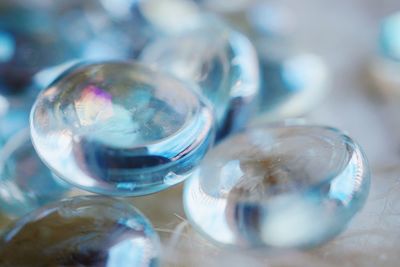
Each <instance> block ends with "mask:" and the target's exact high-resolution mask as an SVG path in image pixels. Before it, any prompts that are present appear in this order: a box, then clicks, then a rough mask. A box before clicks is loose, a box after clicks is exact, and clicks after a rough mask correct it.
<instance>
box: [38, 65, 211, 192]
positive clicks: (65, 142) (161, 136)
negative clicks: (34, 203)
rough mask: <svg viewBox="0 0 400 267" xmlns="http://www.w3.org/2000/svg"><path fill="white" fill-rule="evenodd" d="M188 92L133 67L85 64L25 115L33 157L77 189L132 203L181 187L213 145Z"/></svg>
mask: <svg viewBox="0 0 400 267" xmlns="http://www.w3.org/2000/svg"><path fill="white" fill-rule="evenodd" d="M195 91H197V89H195V88H194V85H188V84H185V83H183V82H181V81H179V80H177V79H174V78H173V77H170V76H168V75H163V74H160V73H158V72H155V71H152V70H150V69H148V68H147V67H145V66H143V65H140V64H137V63H123V62H105V63H96V64H83V65H80V66H79V65H78V66H76V67H74V68H73V69H71V70H69V71H67V72H66V73H65V74H64V75H62V76H61V77H60V78H58V79H57V80H56V81H55V82H54V83H53V84H52V85H50V86H49V87H48V88H47V89H46V90H44V91H43V92H42V93H41V94H40V95H39V96H38V99H37V101H36V102H35V104H34V106H33V108H32V112H31V136H32V141H33V144H34V146H35V148H36V151H37V152H38V154H39V156H40V157H41V158H42V159H43V160H44V162H45V163H46V164H47V165H48V166H49V167H50V168H51V169H52V170H53V171H54V172H55V173H56V174H57V175H58V176H59V177H61V178H63V179H64V180H66V181H67V182H70V183H72V184H74V185H76V186H78V187H80V188H82V189H85V190H88V191H91V192H96V193H101V194H110V195H121V196H135V195H143V194H148V193H153V192H157V191H160V190H163V189H165V188H168V187H170V186H172V185H174V184H176V183H178V182H181V181H182V180H184V179H185V178H186V177H187V176H188V175H189V174H190V173H191V172H192V170H193V168H194V167H195V166H197V164H198V162H199V161H200V160H201V159H202V158H203V156H204V154H205V153H206V151H207V150H208V148H209V146H210V145H211V144H212V142H213V139H214V130H213V129H214V128H213V127H214V119H213V114H212V111H211V108H210V107H209V106H208V105H207V104H205V103H204V102H203V100H202V97H200V96H199V95H198V94H197V93H196V92H195Z"/></svg>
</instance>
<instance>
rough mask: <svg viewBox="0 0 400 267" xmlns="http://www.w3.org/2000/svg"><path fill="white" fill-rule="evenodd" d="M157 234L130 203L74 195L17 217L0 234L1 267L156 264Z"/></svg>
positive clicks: (157, 252)
mask: <svg viewBox="0 0 400 267" xmlns="http://www.w3.org/2000/svg"><path fill="white" fill-rule="evenodd" d="M158 257H159V239H158V236H157V234H156V232H155V231H154V229H153V227H152V226H151V224H150V223H149V221H148V220H147V219H146V218H145V217H144V216H143V215H142V214H141V213H140V212H139V211H138V210H137V209H135V208H134V207H133V206H131V205H129V204H127V203H124V202H120V201H117V200H115V199H112V198H104V197H97V196H92V197H76V198H72V199H66V200H63V201H61V202H59V203H56V204H52V205H50V206H46V207H43V208H41V209H39V210H36V211H35V212H33V213H31V214H29V215H27V216H25V217H23V218H21V219H20V220H18V221H17V222H16V223H15V224H14V225H13V226H12V227H11V228H10V229H9V230H8V232H5V233H4V234H3V235H2V237H1V239H0V265H1V266H21V267H22V266H105V267H147V266H149V267H150V266H152V267H153V266H157V265H158Z"/></svg>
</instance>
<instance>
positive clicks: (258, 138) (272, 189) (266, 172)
mask: <svg viewBox="0 0 400 267" xmlns="http://www.w3.org/2000/svg"><path fill="white" fill-rule="evenodd" d="M369 184H370V173H369V168H368V165H367V161H366V158H365V157H364V154H363V153H362V152H361V150H360V148H359V146H358V145H357V144H355V143H354V142H353V141H352V139H350V138H349V137H348V136H346V135H344V134H343V133H341V132H340V131H338V130H336V129H333V128H326V127H319V126H296V125H293V126H281V127H279V126H276V127H272V126H271V127H265V126H264V127H259V128H253V129H249V130H247V131H245V132H243V133H242V134H238V135H236V136H233V137H230V138H228V139H226V140H225V141H223V142H222V143H220V144H219V145H217V146H216V147H215V148H214V149H212V150H211V151H210V152H209V153H208V154H207V156H206V158H205V159H204V161H203V162H202V164H201V166H200V168H198V170H197V171H196V172H195V173H194V174H193V176H192V177H191V178H190V179H188V180H187V181H186V182H185V188H184V196H183V200H184V208H185V213H186V215H187V217H188V219H189V221H190V222H191V224H192V225H193V226H194V227H195V229H197V230H198V231H199V232H200V233H202V234H203V235H204V236H205V237H207V238H208V239H210V240H212V241H214V242H216V243H219V244H222V245H233V246H241V247H254V246H267V247H272V248H289V249H293V248H308V247H313V246H316V245H319V244H322V243H324V242H326V241H328V240H329V239H331V238H333V237H334V236H336V235H337V234H338V233H340V232H341V231H342V230H343V229H344V228H345V226H346V225H347V223H348V222H349V220H350V219H351V218H352V217H353V215H354V214H355V213H356V212H357V211H358V210H359V209H360V208H361V207H362V206H363V204H364V202H365V200H366V198H367V195H368V192H369Z"/></svg>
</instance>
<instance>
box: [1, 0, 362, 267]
mask: <svg viewBox="0 0 400 267" xmlns="http://www.w3.org/2000/svg"><path fill="white" fill-rule="evenodd" d="M197 2H198V3H195V2H192V1H190V0H171V1H162V0H147V1H146V0H142V1H133V0H122V1H110V0H101V1H84V3H83V2H82V1H75V0H73V1H67V2H65V3H61V2H54V3H53V2H51V1H50V2H48V1H44V2H43V3H42V4H40V5H39V3H38V2H36V1H35V0H30V1H27V3H19V2H16V3H14V2H13V1H11V0H7V1H3V2H2V3H0V126H1V132H0V144H1V148H0V186H1V187H0V212H1V213H2V214H6V215H7V216H8V217H10V218H18V217H19V220H17V221H16V222H15V223H14V224H12V225H11V226H10V227H9V228H8V230H5V231H4V233H3V234H2V236H1V237H0V265H6V266H25V265H29V264H33V265H35V264H39V263H40V264H43V265H63V266H64V265H83V266H87V265H89V266H93V265H96V266H97V265H99V266H155V265H157V264H158V262H159V257H160V255H161V253H160V244H159V238H158V236H157V234H156V232H155V230H154V228H153V227H152V226H151V224H150V223H149V222H148V220H147V219H146V218H145V216H144V215H142V214H141V213H140V212H139V211H137V210H136V209H135V208H134V207H132V206H131V205H129V204H127V203H126V202H124V201H122V200H116V199H114V198H113V197H129V196H135V197H138V196H143V195H146V194H150V193H156V192H159V191H161V190H165V189H167V188H169V187H171V186H174V185H176V184H178V183H180V182H183V181H185V180H186V182H185V186H184V194H183V202H184V207H185V213H186V215H187V218H188V220H189V222H190V223H191V224H192V226H193V227H194V228H195V229H196V230H198V232H199V233H201V234H203V236H205V237H207V238H208V239H209V240H211V241H212V242H216V243H218V244H221V245H228V246H242V247H243V246H244V247H255V246H263V247H273V248H290V249H292V248H307V247H313V246H316V245H319V244H322V243H323V242H326V241H328V240H330V239H331V238H333V237H334V236H336V235H337V234H338V233H340V232H341V231H343V229H345V226H346V225H347V223H348V222H349V221H350V219H351V218H352V217H353V216H354V214H355V213H356V212H357V211H358V210H359V209H360V208H361V207H362V206H363V204H364V202H365V200H366V197H367V195H368V191H369V183H370V181H369V179H370V177H369V176H370V174H369V169H368V164H367V161H366V158H365V156H364V154H363V152H362V151H361V149H360V147H359V146H358V145H357V144H356V143H355V142H354V141H353V140H352V139H351V138H350V137H348V136H347V135H345V134H343V133H342V132H340V131H339V130H336V129H332V128H327V127H319V126H308V125H282V126H267V125H266V122H268V121H271V120H279V119H282V118H285V117H293V116H298V115H301V114H302V113H304V112H306V111H307V109H309V108H310V107H312V106H313V105H314V103H316V102H318V100H319V99H321V97H322V95H324V93H325V92H326V88H327V84H328V76H329V75H328V69H327V67H326V66H325V64H324V62H323V60H321V59H320V58H319V57H318V56H316V55H313V54H312V53H308V52H298V51H293V50H292V49H286V48H285V47H287V46H286V45H282V47H284V48H283V49H281V50H280V51H278V52H277V51H274V50H275V49H276V47H280V46H281V44H282V43H281V42H282V41H281V40H282V38H280V36H278V35H279V34H280V33H278V31H277V30H276V29H275V28H274V27H273V26H271V25H274V24H273V23H272V24H271V23H270V22H269V21H268V20H266V21H263V20H262V16H261V17H260V14H259V13H260V12H258V13H256V12H255V10H256V9H257V8H254V9H252V10H251V12H250V11H249V12H250V13H252V14H254V15H256V14H258V16H257V17H254V16H252V17H249V18H251V19H249V20H248V21H245V24H246V23H247V24H246V25H247V27H248V28H250V29H252V30H250V31H249V32H244V33H241V32H239V31H238V30H237V29H236V28H235V25H234V24H230V23H228V22H227V21H224V18H222V17H220V16H218V15H216V14H215V13H212V14H211V13H208V12H206V11H205V9H204V6H206V7H207V8H209V9H210V10H214V8H215V9H216V10H218V9H225V8H226V6H225V5H223V4H222V1H215V5H214V6H213V4H212V1H197ZM237 8H239V9H240V7H237ZM262 8H265V7H262ZM261 10H265V9H261ZM20 21H23V23H20ZM265 33H268V34H265ZM264 34H265V35H264ZM247 36H249V37H251V38H248V37H247ZM277 40H279V41H277ZM265 44H268V45H265ZM269 44H271V46H270V45H269ZM266 47H273V48H274V49H269V48H268V49H267V48H266ZM275 52H277V53H275ZM29 112H30V123H29V129H30V137H31V139H29V133H28V131H27V130H26V129H24V128H25V127H27V126H28V113H29ZM251 121H253V122H254V121H257V123H260V122H261V123H262V124H264V125H263V126H258V127H250V128H247V129H245V128H246V126H247V125H249V122H251ZM238 132H239V133H238ZM214 143H218V144H217V145H216V146H215V147H214ZM77 188H79V189H80V190H82V191H79V190H78V189H77ZM76 190H78V191H79V192H90V193H91V194H95V195H102V196H85V197H82V196H80V197H73V195H75V193H76ZM65 197H69V198H65ZM64 198H65V199H64ZM23 215H25V216H23ZM16 251H17V252H16Z"/></svg>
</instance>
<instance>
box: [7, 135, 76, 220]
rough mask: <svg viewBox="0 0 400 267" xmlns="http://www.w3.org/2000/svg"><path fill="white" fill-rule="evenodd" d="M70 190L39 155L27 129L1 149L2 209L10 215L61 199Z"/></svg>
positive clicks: (18, 214) (12, 216) (21, 213)
mask: <svg viewBox="0 0 400 267" xmlns="http://www.w3.org/2000/svg"><path fill="white" fill-rule="evenodd" d="M68 190H69V186H68V185H67V184H66V183H65V182H63V181H62V180H60V179H59V178H57V177H55V176H54V175H53V174H52V173H51V172H50V170H49V169H48V168H47V167H46V166H45V165H44V164H43V163H42V161H41V160H40V159H39V157H38V156H37V155H36V152H35V150H34V149H33V146H32V143H31V140H30V136H29V130H28V129H25V130H22V131H21V132H18V133H17V134H15V135H14V136H13V137H11V138H10V139H8V140H7V142H6V143H5V144H4V146H3V147H2V148H1V149H0V212H2V213H4V214H5V215H7V216H8V217H10V218H14V217H18V216H21V215H24V214H26V213H28V212H30V211H32V210H34V209H36V208H38V207H40V206H43V205H45V204H47V203H49V202H51V201H54V200H57V199H60V198H62V197H63V195H64V194H65V193H66V192H67V191H68Z"/></svg>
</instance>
